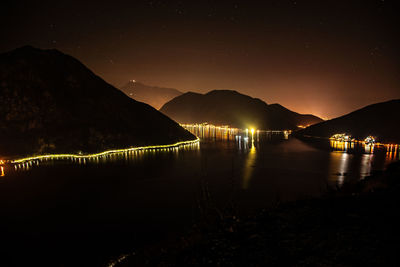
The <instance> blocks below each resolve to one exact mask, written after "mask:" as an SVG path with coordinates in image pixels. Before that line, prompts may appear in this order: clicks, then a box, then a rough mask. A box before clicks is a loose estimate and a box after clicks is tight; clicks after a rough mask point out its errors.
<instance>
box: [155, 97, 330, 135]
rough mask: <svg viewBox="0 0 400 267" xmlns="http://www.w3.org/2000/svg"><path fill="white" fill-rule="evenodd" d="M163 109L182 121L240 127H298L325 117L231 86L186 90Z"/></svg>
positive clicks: (162, 109)
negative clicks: (265, 100) (254, 95)
mask: <svg viewBox="0 0 400 267" xmlns="http://www.w3.org/2000/svg"><path fill="white" fill-rule="evenodd" d="M160 111H161V112H163V113H164V114H166V115H167V116H169V117H171V118H173V119H174V120H176V121H178V122H180V123H203V122H208V123H210V124H215V125H230V126H233V127H238V128H248V127H255V128H257V129H274V130H280V129H297V125H308V124H313V123H318V122H321V121H322V120H321V119H320V118H318V117H316V116H313V115H302V114H298V113H296V112H293V111H290V110H288V109H286V108H284V107H283V106H281V105H279V104H272V105H268V104H266V103H265V102H263V101H261V100H260V99H257V98H252V97H250V96H247V95H243V94H240V93H238V92H236V91H231V90H214V91H211V92H208V93H207V94H204V95H203V94H198V93H193V92H189V93H185V94H183V95H181V96H178V97H176V98H174V99H172V100H171V101H169V102H168V103H166V104H165V105H164V106H163V107H162V108H161V109H160Z"/></svg>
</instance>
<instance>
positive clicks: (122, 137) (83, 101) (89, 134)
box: [0, 46, 195, 156]
mask: <svg viewBox="0 0 400 267" xmlns="http://www.w3.org/2000/svg"><path fill="white" fill-rule="evenodd" d="M194 138H195V137H194V136H193V135H192V134H190V133H189V132H187V131H186V130H184V129H183V128H182V127H180V126H179V125H178V124H177V123H176V122H174V121H172V120H171V119H169V118H168V117H166V116H165V115H163V114H161V113H160V112H158V111H157V110H155V109H154V108H152V107H150V106H149V105H147V104H144V103H140V102H137V101H135V100H133V99H131V98H129V97H128V96H126V95H125V94H124V93H122V92H121V91H119V90H118V89H116V88H114V87H113V86H111V85H109V84H108V83H106V82H105V81H104V80H102V79H101V78H100V77H98V76H96V75H95V74H94V73H93V72H91V71H90V70H89V69H88V68H86V67H85V66H84V65H83V64H82V63H80V62H79V61H78V60H76V59H74V58H72V57H70V56H68V55H65V54H63V53H61V52H59V51H57V50H40V49H36V48H33V47H29V46H27V47H22V48H19V49H16V50H14V51H11V52H8V53H4V54H0V155H1V156H12V155H30V154H42V153H54V152H58V153H60V152H70V153H78V152H79V151H83V152H98V151H103V150H105V149H111V148H125V147H129V146H138V145H150V144H168V143H173V142H177V141H182V140H192V139H194Z"/></svg>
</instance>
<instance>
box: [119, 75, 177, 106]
mask: <svg viewBox="0 0 400 267" xmlns="http://www.w3.org/2000/svg"><path fill="white" fill-rule="evenodd" d="M121 91H122V92H124V93H125V94H127V95H128V96H129V97H131V98H133V99H135V100H137V101H140V102H144V103H146V104H149V105H150V106H152V107H154V108H155V109H160V108H161V107H162V106H163V105H164V104H165V103H167V102H168V101H170V100H171V99H173V98H174V97H177V96H179V95H181V94H182V92H180V91H178V90H176V89H173V88H163V87H156V86H148V85H145V84H143V83H140V82H136V81H134V80H131V81H129V82H128V83H127V84H126V85H124V86H122V87H121Z"/></svg>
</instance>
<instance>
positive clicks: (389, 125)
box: [298, 99, 400, 143]
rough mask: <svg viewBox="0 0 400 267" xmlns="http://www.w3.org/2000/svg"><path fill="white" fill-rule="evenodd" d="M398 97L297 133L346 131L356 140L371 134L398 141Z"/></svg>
mask: <svg viewBox="0 0 400 267" xmlns="http://www.w3.org/2000/svg"><path fill="white" fill-rule="evenodd" d="M399 110H400V99H396V100H391V101H387V102H383V103H377V104H373V105H369V106H366V107H364V108H362V109H359V110H356V111H354V112H351V113H349V114H347V115H344V116H341V117H339V118H336V119H333V120H329V121H324V122H321V123H319V124H315V125H312V126H310V127H308V128H306V129H304V130H301V131H299V132H298V134H299V135H309V136H318V137H326V138H328V137H331V136H332V135H333V134H336V133H347V134H350V135H351V136H353V137H354V138H356V139H358V140H364V139H365V138H366V137H367V136H369V135H372V136H375V137H376V138H377V140H378V141H380V142H384V143H400V137H399V136H400V135H399V132H400V116H398V113H399Z"/></svg>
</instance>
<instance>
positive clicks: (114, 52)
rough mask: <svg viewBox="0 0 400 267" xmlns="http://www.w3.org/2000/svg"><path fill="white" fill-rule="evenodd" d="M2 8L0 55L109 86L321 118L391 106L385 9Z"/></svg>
mask: <svg viewBox="0 0 400 267" xmlns="http://www.w3.org/2000/svg"><path fill="white" fill-rule="evenodd" d="M104 2H105V3H102V1H98V2H92V3H89V2H86V3H83V1H82V2H77V1H76V2H74V1H34V2H33V1H32V2H31V3H24V2H23V1H9V2H5V1H3V2H2V4H1V7H0V16H1V17H0V24H1V25H0V33H1V38H2V39H1V42H0V52H5V51H8V50H12V49H14V48H16V47H19V46H23V45H27V44H29V45H33V46H36V47H40V48H56V49H59V50H61V51H63V52H65V53H67V54H70V55H72V56H74V57H76V58H78V59H79V60H80V61H82V62H83V63H84V64H85V65H87V66H88V67H89V68H91V69H92V70H93V71H94V72H95V73H96V74H98V75H100V76H101V77H103V78H104V79H105V80H106V81H107V82H109V83H111V84H113V85H115V86H117V87H120V86H121V85H123V84H125V83H126V82H127V81H128V80H130V79H136V80H138V81H141V82H143V83H146V84H149V85H158V86H165V87H172V88H176V89H179V90H181V91H189V90H191V91H198V92H207V91H209V90H212V89H234V90H238V91H240V92H242V93H245V94H249V95H251V96H253V97H259V98H261V99H263V100H264V101H266V102H267V103H275V102H278V103H280V104H282V105H284V106H286V107H288V108H290V109H292V110H294V111H297V112H301V113H313V114H315V115H319V116H322V117H324V118H332V117H336V116H339V115H343V114H345V113H348V112H350V111H352V110H354V109H357V108H360V107H362V106H365V105H368V104H371V103H375V102H380V101H385V100H389V99H393V98H400V75H399V74H400V64H399V63H400V60H399V51H398V47H399V43H400V42H399V30H398V26H397V24H400V21H399V20H400V19H399V16H398V14H400V12H399V8H398V7H397V6H395V4H394V1H388V0H385V1H383V0H379V1H321V0H320V1H302V0H297V1H286V0H279V1H278V0H277V1H254V2H253V1H202V0H197V1H155V0H154V1H126V2H125V3H123V2H120V1H104Z"/></svg>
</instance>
